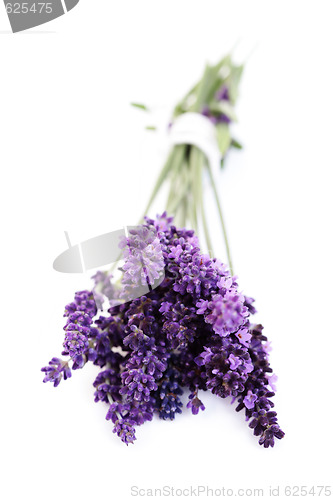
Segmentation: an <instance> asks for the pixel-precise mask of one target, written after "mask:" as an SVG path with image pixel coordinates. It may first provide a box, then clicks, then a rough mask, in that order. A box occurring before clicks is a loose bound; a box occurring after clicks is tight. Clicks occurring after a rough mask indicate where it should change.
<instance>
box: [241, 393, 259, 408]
mask: <svg viewBox="0 0 333 500" xmlns="http://www.w3.org/2000/svg"><path fill="white" fill-rule="evenodd" d="M257 399H258V396H257V395H256V394H253V392H252V391H248V392H247V394H246V396H245V398H244V400H243V401H244V405H245V406H246V408H247V409H248V410H251V409H252V408H254V403H255V402H256V401H257Z"/></svg>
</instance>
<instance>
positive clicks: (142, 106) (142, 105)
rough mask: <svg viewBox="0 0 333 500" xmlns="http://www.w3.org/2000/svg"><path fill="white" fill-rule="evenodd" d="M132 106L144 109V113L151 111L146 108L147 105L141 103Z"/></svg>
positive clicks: (133, 103)
mask: <svg viewBox="0 0 333 500" xmlns="http://www.w3.org/2000/svg"><path fill="white" fill-rule="evenodd" d="M130 104H131V106H133V107H134V108H139V109H142V111H149V109H148V108H147V106H145V104H140V103H139V102H131V103H130Z"/></svg>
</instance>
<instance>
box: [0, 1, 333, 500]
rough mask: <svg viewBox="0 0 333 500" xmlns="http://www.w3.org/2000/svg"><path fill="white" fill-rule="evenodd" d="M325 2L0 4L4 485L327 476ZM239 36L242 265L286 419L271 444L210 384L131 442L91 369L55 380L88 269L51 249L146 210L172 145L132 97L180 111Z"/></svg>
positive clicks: (330, 100)
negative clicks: (42, 21) (48, 10)
mask: <svg viewBox="0 0 333 500" xmlns="http://www.w3.org/2000/svg"><path fill="white" fill-rule="evenodd" d="M332 14H333V9H332V5H331V3H330V2H324V1H319V2H316V3H313V2H306V1H302V2H299V1H294V2H285V1H282V2H281V1H280V2H279V3H278V4H276V3H274V4H273V2H267V1H260V2H256V1H251V2H248V1H245V2H237V1H228V2H227V1H221V0H219V1H206V2H203V1H201V2H198V1H194V0H191V1H187V0H186V1H185V0H183V1H182V2H179V1H174V0H168V1H167V2H166V1H161V0H160V1H159V2H156V1H143V0H140V1H138V0H131V1H126V2H111V1H110V0H99V1H98V2H94V1H89V0H81V2H80V3H79V5H78V6H77V7H76V8H75V9H73V11H72V12H70V13H69V14H67V15H66V16H63V17H62V18H60V19H58V20H56V21H54V22H53V23H52V24H51V23H50V24H49V25H45V26H44V27H41V28H39V31H38V30H34V32H27V33H22V34H17V35H12V34H9V33H8V30H9V24H8V20H7V18H6V17H5V10H4V8H1V6H0V30H2V31H1V34H0V44H1V91H0V110H1V115H0V137H1V150H0V158H1V169H2V176H1V197H0V203H1V215H2V238H1V239H2V245H1V264H2V266H1V282H2V287H1V294H2V298H1V304H2V311H3V313H2V338H3V343H2V355H1V364H0V371H1V396H2V398H1V399H2V410H1V413H0V415H1V416H0V418H1V424H0V429H1V433H2V437H1V454H2V455H3V458H4V462H3V464H2V466H1V469H0V470H1V475H3V478H2V480H1V482H0V491H1V490H3V494H2V495H1V496H2V498H4V499H6V500H10V499H22V498H34V499H35V500H40V499H44V498H47V499H49V500H54V499H59V498H64V499H67V498H81V499H88V498H94V499H98V498H110V499H111V498H117V499H118V498H119V499H127V498H131V496H130V487H131V486H132V485H137V486H140V487H141V488H148V487H162V486H163V485H170V486H175V487H180V488H186V487H188V486H189V485H193V486H195V485H198V484H201V485H209V486H210V487H213V488H221V487H223V486H225V487H228V488H233V489H234V490H235V491H236V490H237V488H241V487H244V488H266V493H265V498H268V489H267V488H268V486H269V485H272V486H277V485H278V484H280V485H281V488H282V486H283V485H307V486H311V485H328V484H331V483H332V475H331V463H330V462H331V449H332V431H331V422H332V368H331V366H332V354H331V353H332V324H331V321H330V315H331V310H332V292H331V290H332V285H331V284H332V277H333V276H332V274H333V273H332V180H333V178H332V168H333V161H332V156H333V155H332V114H333V97H332V96H333V93H332V88H333V72H332V45H333V32H332V28H331V26H332ZM237 40H240V45H239V53H240V59H242V57H243V56H245V55H247V54H249V53H250V52H251V51H252V49H253V48H255V51H254V53H253V54H252V56H251V58H250V59H249V61H248V64H247V67H246V71H245V74H244V78H243V82H242V87H241V98H240V100H239V105H238V108H237V112H238V116H239V124H238V125H236V126H235V128H234V133H235V135H236V136H237V138H239V140H240V141H241V142H242V143H243V144H244V150H243V151H242V152H234V153H232V154H230V157H229V159H228V161H227V164H226V169H225V171H224V172H223V174H222V175H221V178H220V191H221V196H222V200H223V207H224V211H225V215H226V220H227V226H228V230H229V234H230V240H231V249H232V255H233V260H234V265H235V270H236V273H237V274H238V275H239V277H240V284H241V287H242V288H243V289H244V290H245V291H246V293H247V294H249V295H252V296H254V297H255V298H256V300H257V302H256V304H257V308H258V310H259V313H258V315H257V320H258V321H260V322H262V323H263V324H264V325H265V332H266V333H267V335H268V336H269V338H270V339H271V340H272V342H273V347H274V351H273V353H272V356H271V359H272V366H273V368H274V369H275V371H276V373H277V374H278V376H279V382H278V394H277V396H276V398H275V402H276V408H277V411H278V413H279V420H280V423H281V426H282V427H283V428H284V430H285V431H286V437H285V439H284V440H282V441H281V442H278V443H277V445H276V447H275V448H274V449H269V450H264V449H262V448H261V447H259V446H258V444H257V441H256V438H255V437H253V436H252V433H251V430H250V429H249V428H248V427H247V424H246V423H245V422H244V417H243V415H240V414H236V413H235V412H234V410H233V408H232V407H230V406H229V405H228V404H227V403H226V402H225V401H221V400H219V399H217V398H214V397H209V396H208V395H207V394H205V395H203V398H202V399H203V401H204V403H205V405H206V407H207V409H206V411H205V412H204V413H201V414H200V415H198V416H197V417H194V416H192V415H190V414H189V413H188V412H187V411H185V412H184V414H183V415H182V416H180V417H179V418H178V419H177V420H176V421H175V422H171V423H167V422H161V421H158V420H157V419H155V420H154V421H153V422H151V423H147V424H145V425H144V426H142V427H140V428H139V429H138V431H137V437H138V440H137V442H136V443H135V445H134V446H129V447H126V446H124V445H123V444H122V443H121V442H120V441H119V440H118V438H116V437H115V435H114V434H112V428H111V424H110V423H109V422H107V421H106V420H104V415H105V409H106V408H104V407H103V405H102V404H98V405H97V404H95V403H94V402H93V388H92V386H91V383H92V381H93V379H94V376H95V370H94V368H93V367H90V369H87V370H84V371H82V372H76V373H75V374H74V376H73V378H72V379H71V380H69V381H68V382H67V383H62V384H61V385H60V386H59V387H58V388H57V389H54V388H53V387H52V386H51V385H50V384H42V374H41V373H40V371H39V370H40V367H41V366H43V365H45V364H46V363H47V362H48V360H49V359H50V358H51V357H52V356H54V355H58V354H59V353H60V346H61V342H62V334H63V332H62V326H63V318H62V313H63V307H64V305H65V304H66V303H67V302H69V301H70V300H71V298H72V295H73V293H74V291H75V290H79V289H81V288H82V287H86V286H88V281H87V278H86V277H81V278H78V277H77V276H70V275H61V274H57V273H56V272H55V271H53V269H52V262H53V259H54V258H55V257H56V256H57V255H58V254H59V253H60V252H61V251H63V250H64V248H65V246H66V240H65V237H64V234H63V231H64V230H67V231H69V234H70V237H71V241H72V244H75V243H77V242H78V241H81V240H82V239H85V238H89V237H92V236H95V235H98V234H101V233H102V232H106V231H109V230H112V229H117V228H120V227H122V226H123V225H125V224H131V223H135V222H136V221H137V217H138V214H139V212H141V211H142V210H143V209H144V205H145V203H146V198H147V195H148V193H149V191H150V188H151V187H152V184H153V182H154V179H155V177H156V175H157V171H158V170H159V168H160V167H161V165H162V162H163V160H164V155H165V149H166V146H165V143H164V142H163V140H162V139H163V135H158V134H157V135H154V134H153V133H149V132H145V131H144V130H143V127H144V125H145V124H146V117H145V115H144V114H143V113H141V112H140V111H138V110H134V109H131V107H130V106H129V104H128V103H129V102H130V101H138V102H144V103H147V104H148V105H149V104H151V105H155V106H156V107H157V109H160V110H162V111H163V113H164V111H165V110H167V111H168V109H170V110H171V107H172V106H173V105H174V104H175V102H176V101H177V100H178V99H179V98H181V97H182V95H183V94H184V93H185V92H186V91H187V90H188V88H189V87H190V86H191V85H192V84H193V82H194V81H195V80H196V79H197V78H198V77H199V76H200V74H201V72H202V70H203V66H204V63H205V61H206V60H208V61H211V62H215V61H216V60H217V59H218V58H219V57H220V56H221V55H223V54H224V53H225V52H226V51H228V50H229V48H230V47H232V46H233V45H234V43H235V42H236V41H237ZM237 53H238V51H237ZM163 113H162V114H163ZM164 114H165V113H164ZM166 116H167V113H166ZM162 205H163V203H162V201H161V205H160V206H159V207H156V210H160V211H162V210H163V206H162ZM214 220H215V219H214V218H213V217H212V221H213V223H214ZM223 252H224V251H223V249H221V256H222V257H224V253H223ZM1 492H2V491H1ZM280 497H281V498H283V495H282V494H281V495H280ZM201 498H204V497H203V496H202V497H201Z"/></svg>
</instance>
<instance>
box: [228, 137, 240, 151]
mask: <svg viewBox="0 0 333 500" xmlns="http://www.w3.org/2000/svg"><path fill="white" fill-rule="evenodd" d="M230 146H231V147H233V148H236V149H243V146H242V144H241V143H240V142H238V141H236V139H231V144H230Z"/></svg>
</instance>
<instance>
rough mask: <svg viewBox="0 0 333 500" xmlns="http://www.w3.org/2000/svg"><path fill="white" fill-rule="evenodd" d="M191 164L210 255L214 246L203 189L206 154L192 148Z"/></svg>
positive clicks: (194, 147)
mask: <svg viewBox="0 0 333 500" xmlns="http://www.w3.org/2000/svg"><path fill="white" fill-rule="evenodd" d="M190 162H191V168H192V169H193V172H194V174H193V176H194V179H195V185H196V186H197V189H196V195H195V197H196V202H197V203H198V204H199V208H200V212H201V218H202V225H203V229H204V233H205V239H206V243H207V247H208V251H209V253H212V252H213V245H212V242H211V239H210V235H209V229H208V224H207V219H206V211H205V205H204V199H203V189H202V169H203V165H204V154H203V153H202V151H201V150H200V149H198V148H197V147H196V146H192V147H191V152H190Z"/></svg>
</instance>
